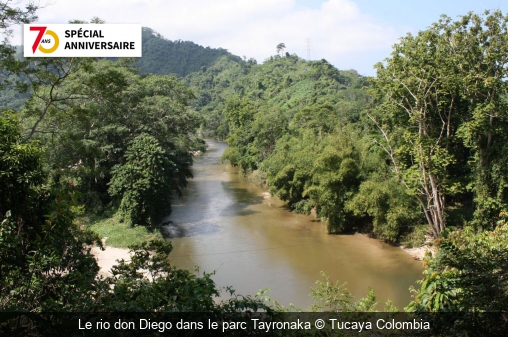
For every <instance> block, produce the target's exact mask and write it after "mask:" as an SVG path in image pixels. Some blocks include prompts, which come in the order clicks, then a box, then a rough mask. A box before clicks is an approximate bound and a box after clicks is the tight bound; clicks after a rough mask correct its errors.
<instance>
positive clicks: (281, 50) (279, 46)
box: [277, 43, 286, 54]
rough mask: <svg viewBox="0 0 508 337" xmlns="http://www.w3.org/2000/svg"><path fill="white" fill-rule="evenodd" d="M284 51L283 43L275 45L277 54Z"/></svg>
mask: <svg viewBox="0 0 508 337" xmlns="http://www.w3.org/2000/svg"><path fill="white" fill-rule="evenodd" d="M284 49H286V45H285V44H284V43H279V44H278V45H277V54H282V53H283V52H284Z"/></svg>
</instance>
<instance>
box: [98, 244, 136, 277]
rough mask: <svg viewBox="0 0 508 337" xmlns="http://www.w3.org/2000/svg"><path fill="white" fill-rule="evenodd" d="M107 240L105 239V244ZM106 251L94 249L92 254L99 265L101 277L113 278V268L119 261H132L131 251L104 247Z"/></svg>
mask: <svg viewBox="0 0 508 337" xmlns="http://www.w3.org/2000/svg"><path fill="white" fill-rule="evenodd" d="M106 240H107V238H104V239H103V243H105V242H106ZM104 248H105V250H101V249H100V248H99V247H92V249H91V250H90V252H91V253H92V254H93V255H94V256H95V258H96V260H97V264H98V265H99V268H100V270H99V275H101V276H104V277H108V276H112V274H111V272H110V271H111V268H112V267H113V266H114V265H116V264H117V263H118V262H117V261H118V260H121V259H124V260H125V261H130V259H131V256H130V254H129V250H128V249H126V248H115V247H111V246H104Z"/></svg>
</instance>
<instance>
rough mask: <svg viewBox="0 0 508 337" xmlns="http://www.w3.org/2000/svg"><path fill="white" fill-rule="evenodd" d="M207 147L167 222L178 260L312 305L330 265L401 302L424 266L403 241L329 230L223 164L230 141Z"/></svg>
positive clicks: (356, 283) (354, 286) (361, 290)
mask: <svg viewBox="0 0 508 337" xmlns="http://www.w3.org/2000/svg"><path fill="white" fill-rule="evenodd" d="M207 143H208V145H209V147H208V150H207V152H205V153H204V154H203V155H201V156H197V157H195V163H194V167H193V174H194V178H193V179H191V180H190V181H189V185H188V187H187V189H186V190H185V191H184V196H183V198H181V199H177V200H175V201H174V204H173V211H172V213H171V215H170V216H169V217H168V218H167V220H170V221H172V224H170V225H169V226H168V227H166V229H167V235H168V236H170V237H171V238H170V239H169V240H171V241H172V243H173V247H174V250H173V252H172V253H171V261H172V263H173V264H174V265H176V266H178V267H180V268H186V269H189V270H194V269H195V266H199V268H200V269H201V271H206V272H212V271H215V275H214V276H213V279H214V281H215V282H216V284H217V285H218V286H219V287H224V286H233V288H235V289H236V290H237V293H239V294H245V295H246V294H251V295H254V294H255V293H256V292H258V291H259V290H260V289H266V288H270V289H271V292H270V293H269V294H268V296H270V297H271V298H272V299H274V300H277V301H278V302H279V303H281V304H282V305H284V306H287V305H289V303H293V304H294V305H295V306H296V307H299V308H302V309H306V308H308V307H309V306H310V305H311V304H312V303H313V301H312V299H311V297H310V296H309V294H310V290H311V287H314V286H315V282H316V280H318V279H321V277H320V272H321V271H324V272H325V273H326V274H328V276H329V277H330V279H331V280H332V281H335V280H339V281H340V282H347V288H348V289H349V290H350V291H351V292H352V293H353V294H354V295H355V296H357V297H358V298H360V297H362V296H365V295H366V294H367V291H368V287H371V288H373V289H374V290H375V292H376V294H377V296H378V300H380V301H381V302H384V301H386V300H387V299H391V300H392V301H393V303H394V305H395V306H397V307H398V308H399V309H402V308H403V307H404V306H406V305H407V304H408V303H409V302H410V300H411V296H410V293H409V290H408V288H409V287H410V286H411V285H415V281H416V280H417V279H419V278H420V277H421V272H422V270H423V267H422V264H421V262H418V261H414V260H413V258H412V257H411V256H410V255H409V254H407V253H405V252H404V251H402V249H400V248H398V247H393V246H390V245H388V244H385V243H384V242H381V241H379V240H375V239H370V238H368V237H366V236H364V235H328V234H327V233H326V227H325V225H324V224H323V223H321V222H318V221H316V219H315V218H314V217H313V216H306V215H301V214H294V213H291V212H290V211H288V210H287V209H286V208H285V206H284V203H283V202H282V201H280V200H278V199H277V198H275V197H269V196H267V193H266V191H265V190H264V189H263V188H262V187H261V186H258V185H256V184H254V183H251V182H250V181H249V180H247V179H246V178H244V177H242V176H241V175H240V174H239V173H238V170H237V169H236V168H232V167H231V166H230V165H227V164H222V163H221V162H220V158H221V156H222V153H223V152H224V150H225V149H226V147H227V145H226V144H225V143H222V142H217V141H214V140H207Z"/></svg>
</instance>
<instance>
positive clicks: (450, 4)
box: [12, 0, 508, 75]
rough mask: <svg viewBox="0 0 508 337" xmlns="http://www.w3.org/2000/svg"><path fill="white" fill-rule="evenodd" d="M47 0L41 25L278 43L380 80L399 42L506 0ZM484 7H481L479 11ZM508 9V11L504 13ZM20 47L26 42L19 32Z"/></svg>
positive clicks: (247, 51)
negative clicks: (445, 18) (81, 24)
mask: <svg viewBox="0 0 508 337" xmlns="http://www.w3.org/2000/svg"><path fill="white" fill-rule="evenodd" d="M479 2H480V1H472V0H463V1H449V0H448V1H447V0H440V1H438V0H427V1H423V0H409V1H408V0H405V1H401V0H377V1H375V0H372V1H368V0H184V1H182V0H41V4H43V5H44V4H46V5H45V8H43V9H40V10H39V11H38V16H39V20H38V22H40V23H67V22H68V21H69V20H74V19H79V20H87V21H88V20H90V19H91V18H92V17H94V16H97V17H99V18H101V19H103V20H105V21H106V22H107V23H139V24H141V25H143V26H146V27H150V28H152V29H154V30H155V31H157V32H159V33H160V34H162V35H163V36H164V37H165V38H167V39H170V40H178V39H180V40H188V41H193V42H195V43H197V44H200V45H203V46H205V47H206V46H210V47H213V48H218V47H222V48H224V49H228V50H229V51H230V52H232V53H233V54H236V55H238V56H244V55H245V56H246V57H247V58H250V57H254V58H256V59H257V60H258V62H262V61H263V60H264V59H266V58H268V57H270V56H271V55H275V53H276V51H275V47H276V46H277V44H279V43H281V42H283V43H285V45H286V47H287V49H286V51H287V52H289V53H291V54H292V53H296V54H297V55H298V56H300V57H303V58H306V56H307V51H306V43H305V40H306V39H311V51H310V53H311V59H313V60H315V59H322V58H324V59H326V60H328V61H329V62H331V63H332V64H334V65H335V66H336V67H338V68H339V69H356V70H358V71H359V72H360V73H361V74H365V75H374V70H373V68H372V66H373V65H374V63H376V62H378V61H382V60H383V59H384V58H385V57H388V56H389V53H390V50H391V46H392V45H393V44H394V43H396V42H397V39H398V38H399V37H401V36H403V35H405V34H406V32H408V31H411V32H413V33H415V32H417V31H418V30H422V29H425V28H426V27H428V26H429V25H430V24H431V23H432V22H435V21H437V20H438V19H439V15H440V14H442V13H446V14H448V15H450V16H452V17H456V15H458V14H466V13H467V12H468V11H470V10H476V11H478V10H482V9H486V8H501V9H504V10H505V12H506V11H507V10H508V4H504V2H508V1H503V2H502V3H501V2H500V1H499V0H497V1H496V0H492V1H491V0H483V1H481V5H479V4H478V3H479ZM478 6H480V7H478ZM503 7H505V8H503ZM12 43H13V44H17V45H21V44H22V43H21V36H20V33H19V31H18V30H17V31H16V34H15V37H14V38H13V40H12Z"/></svg>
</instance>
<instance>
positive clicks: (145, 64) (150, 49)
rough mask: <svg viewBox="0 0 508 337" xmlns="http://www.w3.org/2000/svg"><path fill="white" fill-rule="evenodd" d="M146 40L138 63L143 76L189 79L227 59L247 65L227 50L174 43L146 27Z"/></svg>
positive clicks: (185, 42)
mask: <svg viewBox="0 0 508 337" xmlns="http://www.w3.org/2000/svg"><path fill="white" fill-rule="evenodd" d="M142 41H143V57H142V58H141V59H140V60H139V61H137V62H136V63H135V65H136V66H137V67H139V68H140V69H141V72H142V73H151V74H158V75H169V74H174V75H177V76H179V77H185V76H187V75H188V74H190V73H193V72H196V71H199V70H201V69H202V68H203V67H210V66H212V65H213V64H215V63H216V62H217V61H218V60H219V59H220V58H221V57H223V56H226V57H228V58H229V59H231V60H234V61H237V62H243V60H242V59H241V58H240V57H239V56H236V55H233V54H231V53H230V52H229V51H228V50H227V49H222V48H217V49H215V48H210V47H206V48H205V47H203V46H201V45H198V44H196V43H194V42H191V41H182V40H175V41H171V40H168V39H166V38H164V37H163V36H162V35H161V34H159V33H157V32H155V31H154V30H153V29H151V28H148V27H143V35H142Z"/></svg>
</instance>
